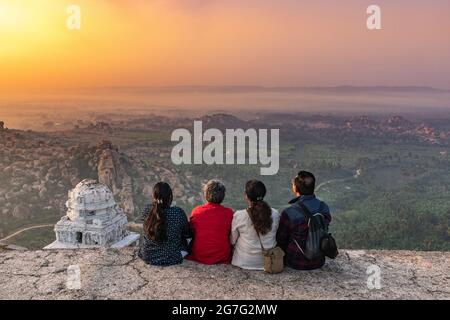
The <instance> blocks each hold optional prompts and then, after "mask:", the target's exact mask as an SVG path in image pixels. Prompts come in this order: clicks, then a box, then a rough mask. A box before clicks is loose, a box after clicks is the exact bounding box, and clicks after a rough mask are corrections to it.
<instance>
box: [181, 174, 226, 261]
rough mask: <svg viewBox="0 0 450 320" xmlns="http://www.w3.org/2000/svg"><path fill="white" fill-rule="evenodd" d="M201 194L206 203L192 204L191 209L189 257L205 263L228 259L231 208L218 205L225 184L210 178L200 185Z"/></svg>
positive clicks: (221, 199)
mask: <svg viewBox="0 0 450 320" xmlns="http://www.w3.org/2000/svg"><path fill="white" fill-rule="evenodd" d="M203 195H204V198H205V200H206V201H207V203H206V204H204V205H201V206H198V207H196V208H194V209H193V210H192V213H191V218H190V225H191V229H192V232H193V236H194V240H193V244H192V254H191V255H190V256H189V257H188V259H190V260H194V261H197V262H200V263H204V264H216V263H230V262H231V244H230V240H229V239H230V232H231V222H232V221H233V210H231V209H230V208H226V207H224V206H222V205H221V203H222V201H223V199H224V198H225V186H224V185H223V184H222V183H221V182H220V181H217V180H211V181H209V182H208V183H207V184H206V185H205V187H204V188H203Z"/></svg>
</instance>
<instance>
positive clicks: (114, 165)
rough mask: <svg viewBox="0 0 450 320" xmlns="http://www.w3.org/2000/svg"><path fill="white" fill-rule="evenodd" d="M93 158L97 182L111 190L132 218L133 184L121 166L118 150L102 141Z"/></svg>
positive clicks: (107, 142)
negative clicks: (95, 165) (95, 162)
mask: <svg viewBox="0 0 450 320" xmlns="http://www.w3.org/2000/svg"><path fill="white" fill-rule="evenodd" d="M95 156H96V158H97V171H98V180H99V182H100V183H103V184H105V185H107V186H108V187H109V188H110V189H111V190H112V192H113V194H114V197H116V199H117V200H118V202H119V203H120V204H121V206H122V207H123V210H124V211H125V213H126V214H127V216H128V217H133V216H134V210H135V205H134V200H133V182H132V179H131V177H130V176H129V175H128V173H127V172H126V170H125V169H124V167H123V166H122V164H121V161H120V154H119V150H118V148H117V147H115V146H114V145H113V144H112V142H111V141H109V140H102V141H100V142H99V143H98V145H97V150H96V154H95Z"/></svg>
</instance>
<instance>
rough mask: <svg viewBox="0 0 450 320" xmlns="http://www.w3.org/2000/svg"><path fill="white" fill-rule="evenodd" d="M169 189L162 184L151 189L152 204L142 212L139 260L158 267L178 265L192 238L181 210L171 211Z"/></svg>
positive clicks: (170, 190)
mask: <svg viewBox="0 0 450 320" xmlns="http://www.w3.org/2000/svg"><path fill="white" fill-rule="evenodd" d="M172 200H173V196H172V189H171V188H170V186H169V185H168V184H167V183H165V182H158V183H157V184H156V185H155V186H154V188H153V204H152V205H148V206H146V207H145V208H144V211H143V216H144V239H143V243H142V245H141V248H140V250H139V257H140V258H141V259H143V260H144V261H145V262H146V263H148V264H152V265H158V266H169V265H174V264H180V263H182V262H183V258H184V257H185V256H186V255H187V254H188V252H187V250H188V249H187V248H188V245H187V243H188V241H189V240H190V238H191V237H192V235H191V231H190V228H189V222H188V219H187V216H186V213H185V212H184V210H183V209H181V208H178V207H172V206H171V204H172Z"/></svg>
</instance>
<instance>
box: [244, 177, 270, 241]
mask: <svg viewBox="0 0 450 320" xmlns="http://www.w3.org/2000/svg"><path fill="white" fill-rule="evenodd" d="M245 194H246V195H247V198H248V199H249V200H250V202H251V204H250V206H249V207H248V209H247V211H248V213H249V215H250V219H251V220H252V223H253V226H254V228H255V230H256V232H258V233H259V234H261V235H265V234H267V233H268V232H269V231H270V229H272V222H273V220H272V209H271V208H270V206H269V205H268V204H267V202H265V201H264V200H263V199H264V196H265V195H266V186H265V185H264V183H262V182H261V181H258V180H250V181H248V182H247V183H246V184H245Z"/></svg>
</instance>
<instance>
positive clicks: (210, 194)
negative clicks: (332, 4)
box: [203, 180, 226, 204]
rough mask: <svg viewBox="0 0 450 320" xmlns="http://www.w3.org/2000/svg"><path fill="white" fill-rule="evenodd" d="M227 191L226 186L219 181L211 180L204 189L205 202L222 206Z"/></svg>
mask: <svg viewBox="0 0 450 320" xmlns="http://www.w3.org/2000/svg"><path fill="white" fill-rule="evenodd" d="M225 191H226V190H225V186H224V185H223V183H222V182H221V181H219V180H209V181H208V182H207V183H206V185H205V186H204V187H203V195H204V197H205V200H206V201H208V202H212V203H217V204H221V203H222V201H223V199H225Z"/></svg>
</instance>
